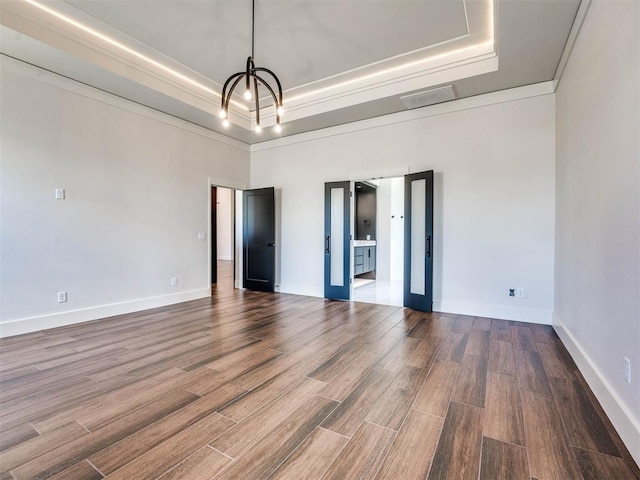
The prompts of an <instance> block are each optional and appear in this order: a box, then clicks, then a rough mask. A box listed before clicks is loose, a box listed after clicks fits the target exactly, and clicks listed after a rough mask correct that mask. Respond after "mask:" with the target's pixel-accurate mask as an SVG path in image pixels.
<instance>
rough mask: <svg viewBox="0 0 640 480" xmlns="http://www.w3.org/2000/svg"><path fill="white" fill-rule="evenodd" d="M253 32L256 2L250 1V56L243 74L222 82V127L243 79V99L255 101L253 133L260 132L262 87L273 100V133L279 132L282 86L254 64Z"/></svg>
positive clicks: (272, 74)
mask: <svg viewBox="0 0 640 480" xmlns="http://www.w3.org/2000/svg"><path fill="white" fill-rule="evenodd" d="M255 30H256V0H251V56H250V57H248V58H247V66H246V70H245V71H244V72H238V73H234V74H233V75H231V76H230V77H229V78H228V79H227V81H226V82H224V87H223V88H222V103H221V108H220V118H222V119H223V125H224V126H225V127H228V126H229V102H230V101H231V95H232V94H233V91H234V90H235V88H236V87H237V86H238V84H239V83H240V81H241V80H242V79H243V78H244V87H245V91H244V98H245V99H246V100H251V99H252V98H253V99H254V100H255V102H254V105H255V111H256V127H255V131H256V132H260V131H261V130H262V127H261V126H260V93H259V91H258V86H259V85H262V86H263V87H264V88H266V89H267V91H268V92H269V93H270V94H271V98H272V99H273V106H274V108H275V114H276V125H275V131H276V132H280V131H281V130H282V128H281V127H280V118H281V116H282V114H283V112H284V110H283V108H282V86H281V85H280V80H279V79H278V77H277V76H276V74H275V73H273V72H272V71H271V70H269V69H268V68H264V67H256V65H255V63H254V60H253V59H254V46H255ZM261 72H264V73H266V74H269V75H271V79H270V81H271V82H272V83H275V87H276V88H275V89H274V88H273V86H272V85H270V84H269V82H267V81H265V79H264V78H262V77H261V76H260V75H259V73H261Z"/></svg>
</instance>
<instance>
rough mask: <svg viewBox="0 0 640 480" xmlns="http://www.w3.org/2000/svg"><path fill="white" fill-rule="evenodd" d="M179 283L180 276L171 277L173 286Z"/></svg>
mask: <svg viewBox="0 0 640 480" xmlns="http://www.w3.org/2000/svg"><path fill="white" fill-rule="evenodd" d="M176 285H178V277H171V286H172V287H175V286H176Z"/></svg>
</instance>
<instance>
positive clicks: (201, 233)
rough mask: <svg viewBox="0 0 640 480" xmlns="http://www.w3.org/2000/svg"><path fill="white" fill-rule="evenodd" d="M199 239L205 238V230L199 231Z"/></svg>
mask: <svg viewBox="0 0 640 480" xmlns="http://www.w3.org/2000/svg"><path fill="white" fill-rule="evenodd" d="M198 240H204V232H198Z"/></svg>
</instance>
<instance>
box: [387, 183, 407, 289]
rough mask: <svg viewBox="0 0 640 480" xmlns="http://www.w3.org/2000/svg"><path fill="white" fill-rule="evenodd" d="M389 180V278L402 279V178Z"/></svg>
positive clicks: (393, 280)
mask: <svg viewBox="0 0 640 480" xmlns="http://www.w3.org/2000/svg"><path fill="white" fill-rule="evenodd" d="M390 182H391V217H392V218H391V225H390V227H391V239H390V246H391V251H390V254H389V261H390V263H391V272H390V276H391V278H390V280H391V281H392V282H397V281H401V280H403V279H404V277H403V275H404V178H392V179H391V180H390Z"/></svg>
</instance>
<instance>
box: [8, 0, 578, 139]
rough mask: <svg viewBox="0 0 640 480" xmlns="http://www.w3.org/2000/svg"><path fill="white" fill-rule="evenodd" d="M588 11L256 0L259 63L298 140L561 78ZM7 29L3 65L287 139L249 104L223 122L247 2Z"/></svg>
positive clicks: (399, 1) (56, 1) (449, 2)
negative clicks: (412, 102)
mask: <svg viewBox="0 0 640 480" xmlns="http://www.w3.org/2000/svg"><path fill="white" fill-rule="evenodd" d="M579 4H580V1H579V0H503V1H494V0H466V1H465V0H429V1H418V0H390V1H382V0H351V1H350V0H335V1H330V0H324V1H323V0H314V1H312V0H308V1H305V0H287V1H285V0H256V46H255V57H256V63H257V64H258V65H261V66H266V67H268V68H270V69H272V70H273V71H275V72H276V73H277V74H278V77H280V79H281V81H282V83H283V88H284V90H285V108H286V114H285V117H284V119H283V120H284V124H283V132H282V133H281V134H280V135H291V134H295V133H300V132H304V131H309V130H314V129H318V128H324V127H327V126H332V125H337V124H341V123H346V122H350V121H356V120H361V119H365V118H370V117H373V116H379V115H384V114H388V113H393V112H397V111H400V110H404V109H406V107H405V106H404V104H403V103H402V102H401V101H400V98H399V97H400V96H402V95H404V94H406V93H410V92H415V91H421V90H425V89H428V88H432V87H436V86H439V85H443V84H453V85H454V88H455V91H456V94H457V97H458V98H464V97H468V96H473V95H479V94H482V93H488V92H493V91H497V90H503V89H506V88H512V87H518V86H523V85H529V84H534V83H540V82H544V81H548V80H552V79H553V77H554V74H555V71H556V69H557V67H558V63H559V61H560V58H561V55H562V53H563V49H564V46H565V43H566V42H567V39H568V37H569V33H570V31H571V27H572V25H573V22H574V19H575V16H576V12H577V10H578V7H579ZM0 23H1V24H2V27H1V29H0V49H1V51H2V53H3V54H4V55H7V56H11V57H14V58H18V59H20V60H23V61H25V62H28V63H31V64H34V65H37V66H40V67H42V68H45V69H47V70H50V71H53V72H55V73H59V74H61V75H64V76H67V77H70V78H73V79H76V80H78V81H80V82H83V83H86V84H89V85H92V86H95V87H97V88H100V89H102V90H105V91H108V92H111V93H114V94H116V95H119V96H121V97H124V98H127V99H130V100H133V101H135V102H138V103H141V104H143V105H146V106H149V107H151V108H154V109H156V110H160V111H163V112H165V113H168V114H170V115H174V116H177V117H180V118H183V119H184V120H187V121H189V122H192V123H195V124H198V125H201V126H203V127H205V128H208V129H211V130H214V131H218V132H220V133H223V134H225V135H228V136H230V137H233V138H236V139H238V140H241V141H243V142H246V143H257V142H261V141H265V140H268V139H271V138H274V137H276V136H278V135H277V134H275V133H274V132H273V131H272V130H271V129H264V130H263V132H262V133H260V134H257V133H255V132H253V131H251V129H252V126H253V114H252V112H251V111H250V109H249V108H248V107H247V105H246V104H245V102H244V100H243V99H242V98H240V97H238V98H237V99H236V101H235V105H234V106H233V107H232V112H231V114H230V116H231V120H232V122H233V123H234V125H232V126H231V127H230V128H228V129H224V128H223V127H222V125H221V124H220V121H219V119H218V118H217V113H218V111H219V102H220V97H219V92H220V90H221V88H220V86H221V84H222V83H224V80H225V79H226V78H227V77H228V76H229V75H231V74H232V73H235V72H238V71H241V70H243V68H244V62H245V60H246V57H247V56H248V55H249V54H250V52H251V1H250V0H246V1H245V0H227V1H221V0H118V1H114V0H69V1H67V2H64V1H61V0H47V1H44V0H2V2H1V3H0ZM263 118H265V114H263ZM269 121H270V119H269V115H268V111H267V115H266V122H265V123H267V124H268V122H269Z"/></svg>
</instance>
